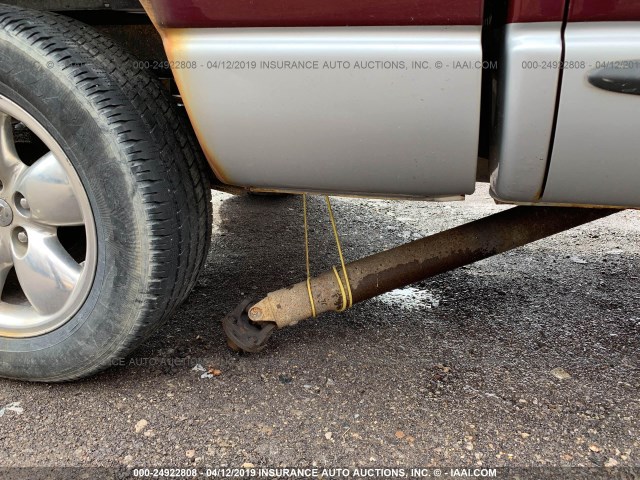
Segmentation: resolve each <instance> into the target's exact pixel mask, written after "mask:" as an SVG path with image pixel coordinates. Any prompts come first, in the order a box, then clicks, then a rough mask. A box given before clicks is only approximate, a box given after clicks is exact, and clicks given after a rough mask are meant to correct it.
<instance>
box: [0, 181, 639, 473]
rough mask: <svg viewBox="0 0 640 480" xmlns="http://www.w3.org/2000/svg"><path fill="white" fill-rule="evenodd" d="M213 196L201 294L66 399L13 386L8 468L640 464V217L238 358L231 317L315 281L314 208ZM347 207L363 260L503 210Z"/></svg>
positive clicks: (314, 325) (324, 221)
mask: <svg viewBox="0 0 640 480" xmlns="http://www.w3.org/2000/svg"><path fill="white" fill-rule="evenodd" d="M213 201H214V206H215V235H214V243H213V246H212V249H211V252H210V255H209V264H208V267H207V268H206V271H205V272H204V274H203V276H202V278H201V280H200V282H199V284H198V286H197V287H196V289H195V290H194V292H193V293H192V295H191V296H190V298H189V299H188V300H187V302H186V303H185V304H184V305H183V306H182V308H181V309H180V310H179V311H178V312H177V313H176V314H175V316H174V317H173V318H172V320H171V321H170V323H169V324H168V325H166V326H165V327H164V328H163V329H162V330H161V331H159V332H158V333H157V334H156V335H155V336H154V337H153V338H151V339H150V340H149V341H147V342H146V343H145V344H144V345H143V346H142V347H141V348H140V349H139V350H138V351H137V352H136V353H135V354H134V355H133V356H132V357H130V358H128V359H127V360H126V361H124V362H123V365H120V366H116V367H114V368H111V369H110V370H108V371H106V372H105V373H103V374H101V375H98V376H96V377H94V378H90V379H87V380H85V381H80V382H75V383H71V384H63V385H42V384H28V383H19V382H12V381H3V380H0V408H2V407H3V406H6V405H7V404H10V403H12V402H20V404H19V407H18V408H17V409H16V408H14V409H6V411H5V412H4V415H2V416H1V417H0V466H34V465H41V466H110V467H111V466H120V467H123V466H127V465H130V466H169V467H177V466H193V465H197V466H205V465H211V466H224V465H228V466H232V467H240V466H242V465H243V464H247V463H251V464H254V465H256V466H309V465H320V466H332V467H336V466H340V467H355V466H372V467H379V466H405V467H416V466H425V467H426V466H431V465H433V466H474V465H482V466H489V467H497V466H544V465H547V466H548V465H554V466H558V465H562V466H602V465H620V466H640V452H639V448H640V424H639V421H638V418H639V416H640V398H639V397H640V396H639V392H640V360H639V358H640V357H639V355H638V354H639V350H640V313H638V307H639V306H640V290H639V289H638V285H639V277H640V268H639V267H640V242H638V239H639V238H640V221H639V220H640V214H639V213H638V212H633V211H629V212H623V213H620V214H616V215H614V216H612V217H610V218H607V219H603V220H599V221H597V222H594V223H592V224H590V225H587V226H583V227H580V228H577V229H574V230H571V231H569V232H565V233H563V234H560V235H557V236H555V237H553V238H551V239H546V240H543V241H539V242H537V243H535V244H531V245H528V246H526V247H524V248H519V249H517V250H514V251H512V252H510V253H507V254H504V255H500V256H498V257H495V258H492V259H489V260H485V261H482V262H480V263H477V264H474V265H472V266H469V267H466V268H462V269H459V270H456V271H453V272H450V273H447V274H443V275H440V276H438V277H435V278H433V279H431V280H428V281H424V282H422V283H420V284H417V285H414V286H413V287H412V288H410V289H404V290H400V291H396V292H394V294H388V295H385V296H384V297H382V298H379V299H374V300H370V301H368V302H365V303H363V304H361V305H356V306H355V307H354V308H353V309H351V310H350V311H348V312H346V313H344V314H328V315H324V316H321V317H320V318H318V319H315V320H309V321H306V322H304V323H302V324H300V325H298V326H297V327H293V328H290V329H285V330H282V331H278V332H276V333H275V335H274V336H273V337H272V340H271V342H270V344H269V347H268V348H267V349H266V350H265V351H263V352H261V353H259V354H254V355H239V354H235V353H232V352H230V351H229V350H228V349H227V348H226V346H225V339H224V336H223V334H222V331H221V327H220V323H219V321H220V319H221V318H222V317H223V316H224V315H225V314H226V313H227V312H229V311H230V310H232V309H233V308H234V307H235V306H236V305H237V304H238V303H239V302H240V300H241V299H242V297H243V296H252V297H256V298H258V297H259V296H260V295H262V294H264V293H266V292H267V291H269V290H271V289H275V288H279V287H281V286H284V285H288V284H290V283H292V282H294V281H299V280H301V279H303V276H304V253H303V252H304V251H303V244H302V217H301V201H300V198H299V197H295V196H288V197H281V198H272V197H251V196H242V197H232V196H229V195H226V194H221V193H216V194H215V195H214V200H213ZM334 204H335V211H336V217H337V221H338V226H339V228H340V231H341V232H342V238H343V244H344V248H345V253H346V256H347V257H348V258H350V259H355V258H357V257H360V256H364V255H367V254H370V253H373V252H377V251H380V250H383V249H385V248H388V247H392V246H394V245H398V244H401V243H403V242H405V241H407V240H409V239H414V238H419V237H421V236H423V235H426V234H432V233H435V232H438V231H441V230H444V229H446V228H449V227H452V226H455V225H458V224H461V223H464V222H466V221H469V220H473V219H476V218H479V217H482V216H485V215H487V214H490V213H492V212H495V211H499V210H501V209H503V208H505V207H502V206H496V205H495V204H494V203H493V202H492V201H491V200H490V198H489V196H488V194H487V189H486V187H485V186H482V185H480V186H479V189H478V192H477V193H476V194H475V195H473V196H471V197H469V198H468V199H467V201H466V202H456V203H423V202H408V201H383V200H359V199H335V201H334ZM310 207H311V209H310V216H311V220H310V221H311V225H312V231H311V252H312V256H313V258H314V262H313V268H314V271H315V272H320V271H322V270H324V269H325V268H326V267H328V266H330V265H331V264H336V263H337V262H338V260H337V257H336V254H335V250H334V245H333V243H332V236H331V233H330V229H329V228H328V226H329V224H328V218H327V216H326V211H325V209H324V205H323V202H322V198H321V197H312V198H311V199H310ZM196 365H202V366H203V367H204V368H206V369H209V368H211V369H212V370H214V369H215V370H219V372H215V373H216V374H218V373H219V375H218V376H213V377H211V378H202V373H203V372H199V371H195V370H193V368H194V367H196ZM20 409H23V411H22V413H21V414H20Z"/></svg>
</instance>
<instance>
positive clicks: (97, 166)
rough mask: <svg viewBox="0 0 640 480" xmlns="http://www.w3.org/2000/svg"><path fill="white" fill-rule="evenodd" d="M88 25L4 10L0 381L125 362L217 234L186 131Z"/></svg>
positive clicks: (176, 299) (154, 89)
mask: <svg viewBox="0 0 640 480" xmlns="http://www.w3.org/2000/svg"><path fill="white" fill-rule="evenodd" d="M136 66H137V64H136V63H135V60H134V59H133V58H132V57H131V56H129V55H128V54H127V53H125V52H123V51H122V50H121V49H120V48H119V47H117V46H116V45H115V44H114V43H113V42H111V41H110V40H109V39H107V38H106V37H103V36H101V35H100V34H98V33H97V32H95V31H94V30H92V29H91V28H90V27H87V26H86V25H83V24H81V23H79V22H76V21H74V20H71V19H69V18H66V17H63V16H58V15H55V14H50V13H42V12H35V11H30V10H25V9H21V8H17V7H12V6H6V5H0V180H1V181H2V184H1V187H0V188H1V189H0V292H1V296H0V376H2V377H8V378H14V379H22V380H32V381H47V382H55V381H65V380H72V379H77V378H81V377H84V376H87V375H90V374H93V373H95V372H97V371H99V370H101V369H104V368H106V367H108V366H109V365H112V364H113V362H114V361H116V360H118V359H120V358H123V357H124V356H126V355H127V354H128V353H129V352H131V350H133V349H134V348H135V347H136V346H138V345H139V344H140V343H141V342H142V341H143V340H144V339H145V338H147V337H148V336H149V335H150V334H151V333H152V332H153V330H154V329H155V328H156V327H158V326H159V325H160V324H161V323H162V322H163V321H164V320H166V319H167V318H168V317H169V316H170V315H171V314H172V312H173V311H174V310H175V309H176V307H177V306H178V305H179V304H180V303H181V302H182V301H183V300H184V299H185V298H186V296H187V295H188V293H189V291H190V290H191V289H192V287H193V286H194V284H195V282H196V280H197V277H198V274H199V272H200V270H201V269H202V267H203V265H204V262H205V259H206V256H207V253H208V249H209V244H210V236H211V218H212V216H211V191H210V186H209V182H208V178H207V175H206V171H205V162H204V161H203V159H202V158H201V157H202V155H201V152H200V151H199V150H198V149H197V147H196V145H197V143H195V141H194V140H193V138H192V137H191V135H192V134H191V132H190V130H189V129H188V128H187V126H186V125H185V123H184V122H185V121H186V120H185V119H184V118H182V117H181V115H180V113H179V112H178V111H177V110H176V108H175V107H174V105H173V103H172V99H171V98H170V96H169V95H168V94H167V93H166V92H165V91H164V90H163V88H162V87H161V85H160V84H159V83H158V81H157V80H156V79H154V78H153V77H152V76H151V75H149V74H148V73H146V72H145V71H143V70H141V69H139V68H136Z"/></svg>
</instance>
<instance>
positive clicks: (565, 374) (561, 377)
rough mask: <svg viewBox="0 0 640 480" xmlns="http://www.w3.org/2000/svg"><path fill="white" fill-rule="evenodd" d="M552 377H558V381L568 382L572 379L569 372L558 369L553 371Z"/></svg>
mask: <svg viewBox="0 0 640 480" xmlns="http://www.w3.org/2000/svg"><path fill="white" fill-rule="evenodd" d="M551 375H553V376H554V377H556V378H557V379H558V380H566V379H567V378H571V375H569V372H567V371H566V370H565V369H564V368H561V367H557V368H554V369H553V370H551Z"/></svg>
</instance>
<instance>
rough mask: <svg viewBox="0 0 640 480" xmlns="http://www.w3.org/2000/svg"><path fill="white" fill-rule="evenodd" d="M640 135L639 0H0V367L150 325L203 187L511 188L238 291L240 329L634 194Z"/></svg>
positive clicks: (420, 272) (102, 342)
mask: <svg viewBox="0 0 640 480" xmlns="http://www.w3.org/2000/svg"><path fill="white" fill-rule="evenodd" d="M639 132H640V2H638V1H637V0H604V1H603V0H496V1H488V0H487V1H483V0H394V1H393V2H391V1H388V0H324V1H322V2H318V1H316V0H277V1H275V0H260V1H254V0H216V1H209V0H181V1H179V2H178V1H172V0H141V2H138V1H137V0H111V1H102V0H100V1H97V0H37V1H36V0H0V291H1V297H0V376H3V377H8V378H15V379H23V380H32V381H48V382H54V381H65V380H73V379H77V378H81V377H84V376H87V375H90V374H93V373H95V372H97V371H99V370H101V369H104V368H106V367H108V366H109V365H110V364H112V362H113V361H114V359H118V358H122V357H124V356H126V355H127V354H128V353H129V352H131V351H132V350H133V349H134V348H135V347H136V346H137V345H139V344H140V343H141V342H142V341H143V340H144V339H145V338H146V337H148V336H149V335H150V333H151V332H152V331H153V330H154V329H155V328H157V327H158V326H160V325H161V324H162V322H163V321H164V320H166V319H167V318H169V317H170V316H171V314H172V312H173V311H174V310H175V309H176V308H177V307H178V306H179V305H180V303H181V302H182V301H183V300H184V299H185V298H186V297H187V295H188V294H189V292H190V290H191V289H192V287H193V286H194V284H195V282H196V280H197V278H198V274H199V272H200V271H201V270H202V268H203V265H204V262H205V259H206V255H207V252H208V249H209V246H210V238H211V231H212V214H211V201H210V200H211V188H214V189H225V190H227V191H232V192H284V193H297V194H306V193H316V194H325V195H357V196H362V197H385V198H403V199H406V198H411V199H416V200H425V201H426V200H441V201H453V200H463V199H464V196H465V195H467V194H471V193H472V192H473V191H474V188H475V185H476V182H489V183H490V192H491V195H492V196H493V197H494V198H495V200H496V201H497V202H501V203H509V204H514V205H520V206H518V207H515V208H514V209H512V210H509V212H516V213H510V214H509V215H511V217H510V218H509V219H508V221H506V220H504V219H502V220H500V221H498V222H497V223H496V222H494V224H488V223H479V224H477V225H472V226H471V227H468V229H467V230H456V232H453V233H454V235H456V236H455V242H453V241H452V238H454V237H452V236H446V237H441V238H440V237H439V238H440V239H439V240H436V242H439V243H438V244H437V245H436V244H434V243H433V242H434V241H432V243H430V244H429V245H428V248H427V246H426V244H419V243H416V244H414V246H413V247H409V248H413V250H411V251H409V250H403V251H402V252H400V251H398V252H395V254H396V262H395V263H394V262H392V261H390V260H389V259H390V257H389V255H387V256H382V257H377V260H376V262H377V263H376V265H375V266H372V264H371V262H369V263H368V264H366V263H363V264H357V265H351V264H350V265H349V266H345V265H344V264H343V265H342V268H341V269H340V272H339V271H338V270H335V271H334V272H328V273H327V274H326V275H325V276H324V277H322V278H321V279H313V280H312V279H308V280H307V282H306V283H305V282H302V283H301V284H300V285H298V286H295V288H293V287H292V288H290V289H287V290H286V291H285V293H282V294H281V295H280V296H279V297H277V302H276V301H275V300H274V298H276V297H273V296H270V297H268V298H267V299H265V300H263V301H261V302H260V303H259V304H249V303H247V302H244V303H243V304H241V306H240V308H239V310H238V311H237V312H235V313H234V314H232V315H231V317H229V318H230V319H231V320H230V321H229V322H227V324H226V325H227V326H226V327H225V331H227V334H228V335H229V336H230V338H231V340H233V341H234V342H232V343H235V344H238V343H240V344H241V345H240V347H242V348H243V349H246V350H251V348H250V347H251V345H248V344H247V342H246V340H247V339H246V338H244V339H243V338H241V337H242V335H244V334H246V335H249V336H250V337H251V335H253V337H251V338H252V339H253V340H252V341H254V343H255V344H256V346H261V345H262V342H263V339H262V338H257V336H259V335H261V334H265V335H266V334H267V333H270V329H272V328H273V326H278V327H282V326H286V325H290V324H293V323H295V322H297V321H299V320H300V319H301V318H304V317H305V316H309V314H310V310H309V309H311V312H312V313H313V314H316V313H320V312H322V311H326V310H340V309H343V308H345V307H347V306H348V305H350V304H351V303H353V302H354V301H359V300H362V299H365V298H369V297H371V296H373V295H375V294H378V293H381V291H382V289H383V288H385V289H389V288H393V287H394V286H397V285H399V284H400V283H402V282H404V283H407V282H409V281H415V280H416V279H418V278H421V277H424V276H425V275H427V274H434V273H437V272H438V271H444V270H445V269H447V268H454V267H456V266H458V265H459V264H463V263H465V262H471V261H474V260H476V259H478V258H484V257H486V256H488V255H491V254H495V253H499V252H501V251H504V250H506V249H508V248H513V247H514V246H517V245H520V244H523V243H526V242H527V241H532V240H534V239H536V238H540V237H541V236H544V235H549V234H552V233H554V232H555V231H560V230H561V229H563V228H568V227H570V226H574V225H577V224H580V223H584V222H586V221H589V220H592V219H594V218H597V217H598V216H603V215H606V214H610V213H613V212H615V211H619V209H623V208H638V207H639V206H640V188H638V186H639V183H640V134H639ZM540 212H544V214H542V213H540ZM569 217H570V218H569ZM505 222H506V223H505ZM526 229H528V230H526ZM525 230H526V234H525V233H522V232H523V231H525ZM518 235H520V237H518V238H517V239H516V238H515V237H517V236H518ZM336 237H337V235H336ZM480 238H482V239H483V240H482V241H483V242H484V243H483V244H482V245H480V243H479V242H480V241H479V239H480ZM498 241H499V242H502V243H500V244H498V243H499V242H498ZM473 242H475V243H476V245H475V246H474V245H473ZM488 242H489V243H490V242H498V243H496V244H494V245H492V246H490V247H487V246H486V245H487V243H488ZM505 242H506V243H505ZM445 244H450V245H451V244H455V245H456V249H454V250H451V251H450V252H448V253H443V252H445V250H444V249H445V247H446V245H445ZM338 245H339V241H338ZM418 247H420V248H418ZM436 247H437V248H436ZM438 248H440V249H441V250H438ZM433 252H440V253H438V255H435V254H434V253H433ZM398 255H400V257H402V261H401V262H398V261H397V259H398V258H399V257H398ZM403 255H404V256H403ZM436 257H437V258H436ZM434 259H435V260H437V259H440V260H441V261H442V260H443V259H446V262H444V263H442V262H441V263H442V264H441V265H438V266H437V268H435V267H434V266H433V265H432V264H430V265H431V267H429V268H430V269H431V270H430V271H428V272H427V270H428V269H429V268H427V267H426V266H425V265H427V264H428V263H429V262H434V261H435V260H434ZM411 265H414V266H416V269H414V270H415V271H412V272H410V270H411V268H412V267H411ZM418 267H419V268H418ZM372 268H373V269H374V270H375V268H378V269H379V270H377V271H376V273H375V274H372V273H371V271H372V270H371V269H372ZM394 268H395V270H394ZM392 270H393V271H395V272H396V274H397V273H398V272H399V273H400V274H401V276H403V280H402V281H398V280H397V279H396V280H393V279H392V277H393V275H391V273H389V272H391V271H392ZM403 272H404V273H403ZM372 275H373V276H372ZM395 276H396V277H397V276H398V275H395ZM349 277H351V278H349ZM372 278H375V282H373V283H372V281H371V279H372ZM381 282H382V283H381ZM385 282H386V283H385ZM381 285H384V287H383V286H381ZM345 289H346V290H345ZM345 291H346V292H347V293H348V301H347V293H345ZM307 293H308V297H305V295H307ZM294 294H295V295H297V296H296V297H295V298H294ZM287 295H288V296H287ZM285 297H286V298H285ZM269 299H271V300H269ZM280 301H282V302H283V303H279V302H280ZM287 302H289V303H290V304H287ZM296 302H297V303H296ZM285 304H286V308H284V307H282V305H285ZM296 308H298V310H299V311H298V312H297V313H296V314H295V315H294V314H293V313H291V312H294V311H295V310H296ZM280 309H282V312H285V313H286V314H287V315H288V317H287V318H284V317H283V313H282V312H280V311H277V310H280ZM289 314H290V315H289ZM261 321H262V322H268V323H269V326H268V327H265V326H264V325H262V326H259V325H258V324H259V322H261ZM239 322H240V323H239ZM241 322H244V323H241ZM243 328H244V329H245V330H242V329H243ZM234 329H235V330H234ZM247 329H248V330H247ZM247 331H248V332H249V333H247ZM243 332H244V333H243ZM234 335H235V336H234ZM250 340H251V339H250ZM243 342H244V344H243ZM249 343H251V342H249ZM247 345H248V346H247ZM236 346H237V345H236Z"/></svg>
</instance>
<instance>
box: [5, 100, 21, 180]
mask: <svg viewBox="0 0 640 480" xmlns="http://www.w3.org/2000/svg"><path fill="white" fill-rule="evenodd" d="M23 168H24V163H22V161H21V160H20V158H19V157H18V154H17V153H16V146H15V143H14V140H13V127H12V126H11V117H10V116H9V115H7V114H5V113H2V112H0V178H1V179H2V181H3V182H5V183H7V182H9V181H10V180H11V179H12V178H13V177H15V176H16V175H18V173H19V172H20V171H21V170H22V169H23Z"/></svg>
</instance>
